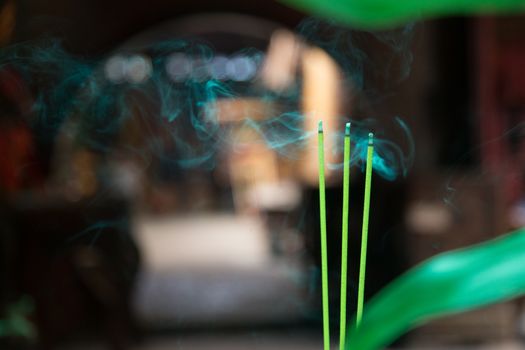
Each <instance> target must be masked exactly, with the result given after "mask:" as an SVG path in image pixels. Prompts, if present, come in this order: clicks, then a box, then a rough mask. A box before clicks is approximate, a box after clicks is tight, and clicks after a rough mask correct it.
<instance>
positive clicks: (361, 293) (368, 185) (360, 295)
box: [356, 133, 374, 326]
mask: <svg viewBox="0 0 525 350" xmlns="http://www.w3.org/2000/svg"><path fill="white" fill-rule="evenodd" d="M373 156H374V134H372V133H369V134H368V150H367V155H366V177H365V203H364V207H363V229H362V232H361V260H360V264H359V287H358V290H357V315H356V326H359V324H360V323H361V319H362V318H363V304H364V297H365V274H366V248H367V244H368V217H369V214H370V191H371V189H372V160H373Z"/></svg>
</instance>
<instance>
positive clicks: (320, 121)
mask: <svg viewBox="0 0 525 350" xmlns="http://www.w3.org/2000/svg"><path fill="white" fill-rule="evenodd" d="M317 132H323V121H322V120H319V127H318V129H317Z"/></svg>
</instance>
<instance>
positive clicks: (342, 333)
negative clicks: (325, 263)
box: [339, 123, 350, 350]
mask: <svg viewBox="0 0 525 350" xmlns="http://www.w3.org/2000/svg"><path fill="white" fill-rule="evenodd" d="M349 188H350V123H346V127H345V145H344V156H343V221H342V226H343V228H342V234H341V246H342V248H341V315H340V320H339V350H343V349H344V348H345V341H346V275H347V267H348V266H347V265H348V262H347V260H348V197H349V192H350V190H349Z"/></svg>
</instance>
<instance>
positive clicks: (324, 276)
mask: <svg viewBox="0 0 525 350" xmlns="http://www.w3.org/2000/svg"><path fill="white" fill-rule="evenodd" d="M317 142H318V145H317V146H318V150H317V152H318V155H319V214H320V219H321V220H320V221H321V283H322V297H323V340H324V350H330V324H329V311H328V307H329V306H328V256H327V255H328V254H327V251H326V198H325V179H324V134H323V122H322V121H319V129H318V133H317Z"/></svg>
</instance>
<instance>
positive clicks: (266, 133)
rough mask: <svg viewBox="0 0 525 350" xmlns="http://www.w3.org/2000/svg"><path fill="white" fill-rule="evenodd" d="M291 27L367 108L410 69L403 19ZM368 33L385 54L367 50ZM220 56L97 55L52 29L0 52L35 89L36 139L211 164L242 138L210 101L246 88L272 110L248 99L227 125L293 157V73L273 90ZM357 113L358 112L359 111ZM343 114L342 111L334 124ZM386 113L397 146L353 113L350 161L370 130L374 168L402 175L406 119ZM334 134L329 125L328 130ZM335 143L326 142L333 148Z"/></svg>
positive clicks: (297, 135) (206, 50) (358, 156)
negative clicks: (381, 25)
mask: <svg viewBox="0 0 525 350" xmlns="http://www.w3.org/2000/svg"><path fill="white" fill-rule="evenodd" d="M298 32H299V33H300V35H301V36H302V37H304V39H305V41H306V42H308V43H310V44H313V45H317V46H319V47H321V48H322V49H324V50H325V51H326V52H327V53H329V54H330V55H331V56H332V57H333V58H334V59H335V60H336V61H337V62H338V64H339V65H340V66H341V68H342V70H343V72H344V74H345V78H346V80H347V83H348V84H350V85H351V86H352V89H353V90H354V91H356V92H357V93H359V94H361V95H362V96H365V97H366V98H363V99H361V102H359V103H361V104H365V105H367V106H368V107H367V108H369V107H370V106H373V105H374V103H376V102H377V101H378V100H379V99H380V97H381V96H384V95H385V91H384V90H385V89H384V88H385V87H386V88H387V89H388V88H390V87H392V86H394V85H395V84H397V83H398V82H399V81H401V80H403V79H404V78H406V76H407V75H408V74H409V67H410V63H411V60H412V58H411V55H410V51H409V46H408V45H409V43H410V37H411V32H412V26H411V25H409V26H407V27H404V28H402V29H400V30H397V31H394V32H385V33H365V32H352V31H350V30H348V29H343V28H339V27H337V26H335V25H334V24H332V23H328V22H322V21H319V20H315V19H309V20H306V21H305V22H303V23H302V24H301V25H300V26H299V28H298ZM370 43H372V45H375V46H376V47H377V46H378V45H379V46H380V47H381V48H382V50H383V51H382V52H388V53H389V55H388V56H385V55H384V54H383V55H381V57H380V58H374V56H373V55H369V54H368V53H367V45H368V46H370ZM385 48H386V51H385ZM184 57H191V59H192V62H189V61H187V60H186V61H185V60H184ZM230 57H234V58H235V59H238V60H242V59H243V57H244V58H246V57H248V58H249V60H247V61H246V62H245V71H244V73H243V72H240V74H253V71H254V69H255V70H257V69H258V67H259V66H260V65H261V63H262V61H263V59H264V53H263V52H261V51H258V50H255V49H246V50H243V51H242V52H238V53H236V54H233V55H231V56H230ZM221 60H223V61H221ZM221 62H222V64H225V63H224V57H223V56H221V55H220V54H216V53H215V52H214V50H213V49H212V48H211V47H210V46H208V45H206V44H204V43H199V42H190V41H187V40H171V41H164V42H160V43H155V44H153V45H151V46H149V47H144V48H141V49H140V51H138V52H122V53H120V54H119V55H113V56H112V57H111V58H108V57H100V58H98V59H84V58H80V57H76V56H73V55H71V54H69V53H68V52H67V51H66V50H65V49H64V48H63V46H62V45H61V43H60V41H59V40H53V39H46V40H42V41H39V42H38V43H34V42H27V43H22V44H17V45H14V46H12V47H10V48H7V49H4V50H3V51H2V53H1V54H0V68H1V69H12V70H14V71H16V72H18V74H19V75H20V76H21V78H22V80H24V81H25V82H26V84H27V85H28V86H29V89H30V90H31V92H32V95H33V96H34V97H33V103H32V108H31V112H30V113H29V117H28V118H29V120H30V122H31V126H32V127H33V129H34V130H35V133H36V134H37V135H38V137H39V138H40V141H41V142H44V143H46V142H47V143H53V142H55V141H56V139H57V137H59V135H61V134H65V135H66V136H67V137H69V139H70V140H71V144H72V146H74V147H77V148H81V147H86V148H88V149H90V150H91V151H95V152H100V153H102V154H107V153H109V152H111V151H113V150H115V149H119V150H125V151H126V152H130V153H132V154H134V155H135V156H137V157H139V158H141V159H145V160H148V159H151V158H152V157H158V158H159V159H162V160H163V161H164V162H169V163H173V164H176V165H177V166H178V167H180V168H181V169H184V168H193V167H203V168H206V169H212V168H213V167H214V166H215V163H216V161H217V151H218V150H221V149H229V148H236V147H242V145H243V142H245V141H243V140H240V139H238V138H237V139H236V137H235V133H233V132H232V123H231V122H228V121H227V120H224V119H225V116H224V114H225V112H224V111H223V110H222V107H221V106H220V105H218V104H217V103H216V102H217V101H219V100H221V101H223V100H227V99H230V100H234V99H235V98H237V97H250V98H254V99H258V100H259V101H261V108H266V107H265V106H269V105H271V106H273V107H272V110H271V113H270V115H271V117H270V118H266V119H261V118H257V116H256V114H257V113H260V111H257V110H249V109H247V110H246V111H244V112H242V113H243V115H242V117H241V118H239V119H240V120H242V122H241V123H240V124H241V126H239V125H238V124H237V125H236V126H235V127H236V128H239V127H240V128H243V129H246V130H249V131H251V132H255V133H257V134H258V135H259V136H260V139H261V140H262V142H264V143H265V144H266V146H267V147H269V148H271V149H274V150H275V151H276V152H278V154H280V155H281V156H284V157H289V158H292V159H293V158H297V157H298V155H299V154H300V152H301V151H302V150H303V149H304V147H306V145H307V142H305V141H306V140H308V139H309V138H310V137H312V136H313V131H309V130H304V127H303V125H304V121H305V116H304V115H303V114H302V113H301V112H300V110H299V103H300V88H301V86H300V83H301V82H300V81H298V82H297V83H296V84H295V85H294V86H293V87H292V88H290V89H289V91H287V92H286V94H279V93H276V92H272V91H269V90H268V89H265V88H264V87H263V86H261V84H256V83H255V84H254V83H247V82H244V81H242V80H241V79H239V81H235V80H232V79H224V76H223V75H224V72H223V71H221ZM210 67H211V68H210ZM222 68H224V67H222ZM213 69H215V70H214V71H213ZM221 74H222V75H221ZM377 86H381V87H382V90H379V89H378V88H377ZM380 92H381V93H380ZM363 101H365V102H363ZM356 113H357V114H358V115H359V116H361V115H362V114H365V113H366V111H364V112H356ZM267 114H268V113H267ZM365 116H366V115H365ZM348 120H349V118H348V117H341V125H343V124H344V122H346V121H348ZM393 121H394V124H395V125H397V127H399V128H400V130H402V132H403V133H404V135H405V138H406V140H407V142H406V143H407V145H408V147H406V150H403V148H402V147H400V146H398V145H396V144H395V143H394V142H392V141H390V140H389V139H388V137H389V135H388V134H387V132H388V130H387V129H386V128H385V127H384V126H383V125H380V124H378V123H377V122H374V121H373V120H372V119H366V120H364V121H361V122H359V121H354V122H353V125H354V126H353V127H352V140H353V143H355V145H354V146H353V152H352V162H353V163H354V164H363V163H364V160H365V158H366V142H367V141H366V135H367V134H368V132H369V131H374V132H375V134H376V139H375V145H376V147H375V149H376V155H375V158H374V163H373V164H374V169H375V171H376V172H377V173H379V174H380V175H381V176H383V177H384V178H386V179H389V180H394V179H395V178H397V177H398V176H404V175H406V172H407V169H408V168H409V166H410V164H411V162H412V158H413V144H412V136H411V134H410V131H409V128H408V126H407V125H406V124H405V123H404V122H403V121H402V120H401V119H400V118H397V117H396V118H395V119H393ZM125 128H135V129H137V130H140V133H141V137H139V138H138V139H136V140H133V141H130V140H122V133H121V131H122V130H123V129H125ZM342 136H343V135H342V133H337V132H334V137H341V138H342ZM338 144H339V143H338ZM342 145H343V143H342V142H340V145H338V146H337V147H338V149H336V150H333V151H334V152H341V149H342ZM333 166H338V165H337V164H334V165H333Z"/></svg>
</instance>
